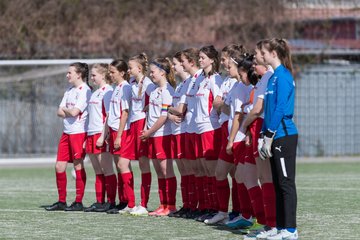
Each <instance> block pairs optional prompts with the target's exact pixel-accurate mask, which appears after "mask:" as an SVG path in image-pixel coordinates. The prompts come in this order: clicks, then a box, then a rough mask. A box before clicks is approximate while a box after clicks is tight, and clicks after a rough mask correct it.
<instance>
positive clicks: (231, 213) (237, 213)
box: [229, 211, 240, 221]
mask: <svg viewBox="0 0 360 240" xmlns="http://www.w3.org/2000/svg"><path fill="white" fill-rule="evenodd" d="M239 215H240V213H239V212H234V211H232V212H230V213H229V219H230V221H231V220H233V219H234V218H236V217H238V216H239Z"/></svg>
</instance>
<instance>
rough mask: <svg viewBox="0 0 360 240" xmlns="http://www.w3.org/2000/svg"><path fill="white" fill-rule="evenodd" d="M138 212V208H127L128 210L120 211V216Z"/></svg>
mask: <svg viewBox="0 0 360 240" xmlns="http://www.w3.org/2000/svg"><path fill="white" fill-rule="evenodd" d="M134 211H136V207H133V208H129V207H128V206H126V208H124V209H123V210H120V211H119V213H120V214H129V213H132V212H134Z"/></svg>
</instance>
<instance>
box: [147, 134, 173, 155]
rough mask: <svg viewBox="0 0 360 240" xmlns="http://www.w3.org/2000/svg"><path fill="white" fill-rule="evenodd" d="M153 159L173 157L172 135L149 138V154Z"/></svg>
mask: <svg viewBox="0 0 360 240" xmlns="http://www.w3.org/2000/svg"><path fill="white" fill-rule="evenodd" d="M148 158H151V159H158V160H164V159H171V135H167V136H161V137H150V138H149V154H148Z"/></svg>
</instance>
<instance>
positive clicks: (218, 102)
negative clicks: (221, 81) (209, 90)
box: [213, 95, 224, 111]
mask: <svg viewBox="0 0 360 240" xmlns="http://www.w3.org/2000/svg"><path fill="white" fill-rule="evenodd" d="M222 105H224V101H223V99H222V97H221V96H219V95H218V96H216V98H215V100H214V102H213V108H214V109H215V110H216V111H221V107H222Z"/></svg>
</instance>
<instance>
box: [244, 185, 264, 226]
mask: <svg viewBox="0 0 360 240" xmlns="http://www.w3.org/2000/svg"><path fill="white" fill-rule="evenodd" d="M248 192H249V196H250V199H251V205H252V208H253V211H254V214H255V217H256V219H257V221H258V223H260V224H262V225H265V224H266V219H265V211H264V203H263V196H262V191H261V188H260V187H259V186H255V187H252V188H250V189H248Z"/></svg>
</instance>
